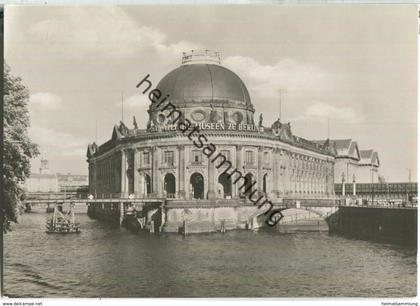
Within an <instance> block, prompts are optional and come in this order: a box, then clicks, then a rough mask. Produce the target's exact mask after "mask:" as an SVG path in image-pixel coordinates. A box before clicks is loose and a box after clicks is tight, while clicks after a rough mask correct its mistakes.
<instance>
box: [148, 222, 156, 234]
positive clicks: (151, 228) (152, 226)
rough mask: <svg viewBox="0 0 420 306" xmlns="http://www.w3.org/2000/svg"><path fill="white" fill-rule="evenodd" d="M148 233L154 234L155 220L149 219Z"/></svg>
mask: <svg viewBox="0 0 420 306" xmlns="http://www.w3.org/2000/svg"><path fill="white" fill-rule="evenodd" d="M149 232H150V234H154V232H155V221H153V220H152V221H150V228H149Z"/></svg>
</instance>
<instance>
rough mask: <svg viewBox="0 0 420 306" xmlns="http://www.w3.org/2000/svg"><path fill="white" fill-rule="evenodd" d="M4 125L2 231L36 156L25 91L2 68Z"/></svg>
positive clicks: (17, 204)
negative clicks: (31, 161)
mask: <svg viewBox="0 0 420 306" xmlns="http://www.w3.org/2000/svg"><path fill="white" fill-rule="evenodd" d="M3 86H4V112H3V114H4V117H3V118H4V123H3V129H4V131H3V141H4V142H3V145H4V147H3V196H4V203H3V205H2V208H1V210H2V216H3V220H2V223H3V231H4V232H6V231H7V230H10V223H11V222H17V216H18V209H19V207H20V205H21V201H22V198H23V195H24V192H23V189H22V185H23V183H24V182H25V179H26V178H28V177H29V175H30V159H31V158H33V157H35V156H37V155H38V154H39V151H38V146H37V145H36V144H34V143H33V142H31V140H30V139H29V136H28V128H29V111H28V105H27V104H28V100H29V90H28V89H27V88H26V87H25V86H24V85H23V84H22V79H21V78H20V77H14V76H13V75H11V73H10V67H9V66H8V65H6V64H5V66H4V85H3Z"/></svg>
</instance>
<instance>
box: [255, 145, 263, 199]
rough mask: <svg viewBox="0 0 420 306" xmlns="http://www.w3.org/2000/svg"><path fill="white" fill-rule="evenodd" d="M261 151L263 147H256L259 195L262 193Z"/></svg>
mask: <svg viewBox="0 0 420 306" xmlns="http://www.w3.org/2000/svg"><path fill="white" fill-rule="evenodd" d="M263 153H264V147H258V168H257V169H258V170H257V180H258V182H257V186H258V187H257V188H258V194H259V195H261V194H263V162H264V161H263Z"/></svg>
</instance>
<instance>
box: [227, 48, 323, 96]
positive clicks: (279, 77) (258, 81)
mask: <svg viewBox="0 0 420 306" xmlns="http://www.w3.org/2000/svg"><path fill="white" fill-rule="evenodd" d="M223 62H224V64H225V65H226V66H227V67H229V68H230V69H232V70H233V71H235V72H236V73H238V75H239V76H240V77H243V79H244V82H245V83H246V84H247V86H248V88H249V89H250V91H251V92H252V93H254V94H256V95H257V96H258V97H261V98H270V99H278V97H279V89H281V90H282V91H286V92H293V93H294V94H299V93H301V92H305V91H312V92H313V91H319V90H322V89H325V88H327V86H328V85H329V84H328V82H329V81H327V77H328V73H327V72H326V71H325V70H324V69H322V68H321V67H319V66H318V65H316V64H310V63H299V62H297V61H295V60H292V59H288V58H286V59H282V60H280V61H278V62H276V63H274V64H272V65H264V64H261V63H259V62H258V61H256V60H255V59H253V58H250V57H244V56H230V57H228V58H226V59H225V60H224V61H223Z"/></svg>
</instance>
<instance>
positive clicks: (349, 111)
mask: <svg viewBox="0 0 420 306" xmlns="http://www.w3.org/2000/svg"><path fill="white" fill-rule="evenodd" d="M328 118H329V119H331V120H336V121H340V122H344V123H349V124H353V123H360V122H361V121H363V117H362V116H361V115H359V114H357V112H356V111H355V110H354V109H353V108H351V107H336V106H333V105H330V104H327V103H323V102H317V103H315V104H313V105H311V106H309V107H308V108H307V109H306V110H305V111H304V113H303V115H301V116H299V117H295V118H292V119H291V120H292V121H302V120H310V121H314V122H326V121H327V119H328Z"/></svg>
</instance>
